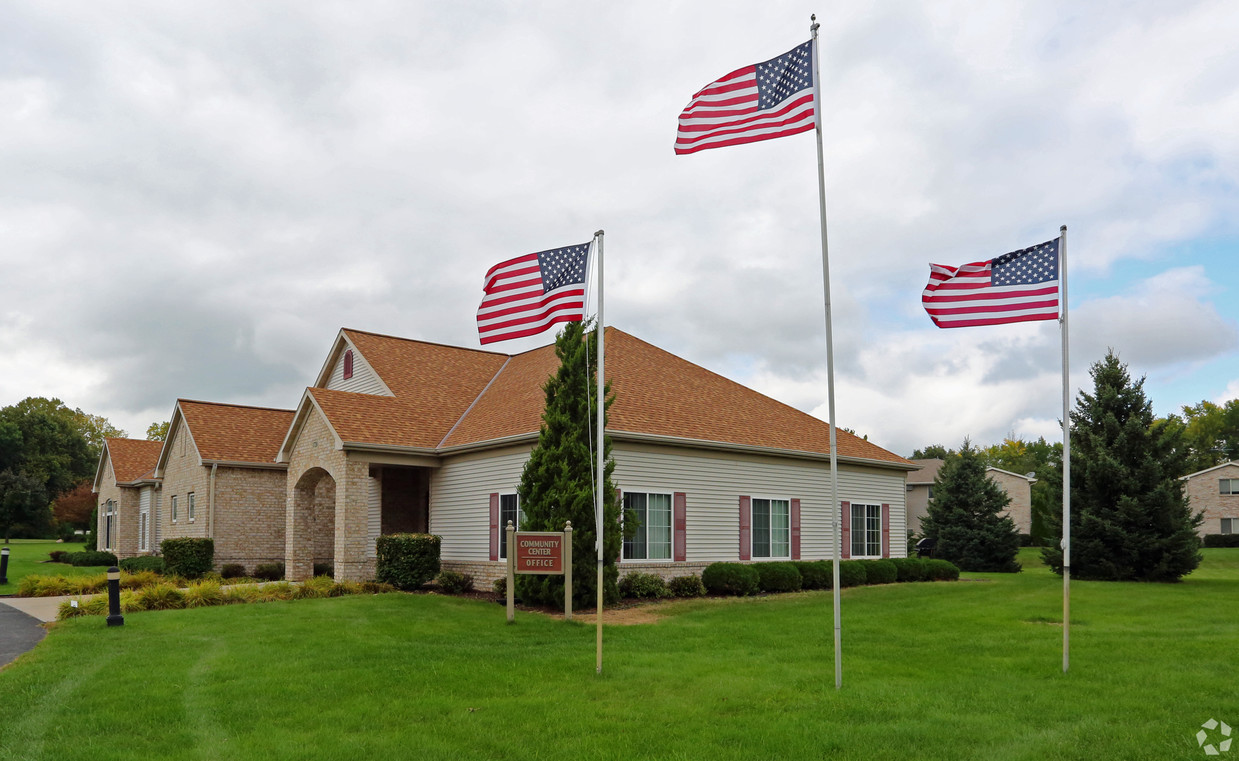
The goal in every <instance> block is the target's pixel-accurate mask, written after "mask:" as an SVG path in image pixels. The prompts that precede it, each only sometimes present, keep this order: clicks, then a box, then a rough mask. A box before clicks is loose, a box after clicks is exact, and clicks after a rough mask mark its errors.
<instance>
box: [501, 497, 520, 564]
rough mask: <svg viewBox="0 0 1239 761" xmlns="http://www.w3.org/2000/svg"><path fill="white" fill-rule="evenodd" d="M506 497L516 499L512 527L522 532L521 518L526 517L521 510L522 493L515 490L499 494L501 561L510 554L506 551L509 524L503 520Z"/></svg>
mask: <svg viewBox="0 0 1239 761" xmlns="http://www.w3.org/2000/svg"><path fill="white" fill-rule="evenodd" d="M504 497H516V520H514V521H512V525H513V526H515V527H516V530H517V531H520V530H521V518H522V517H524V511H523V510H521V495H520V493H519V492H517V491H515V490H513V491H501V492H499V559H500V560H507V559H508V554H507V551H506V550H507V547H506V543H507V541H508V522H507V521H505V520H504V519H503V498H504Z"/></svg>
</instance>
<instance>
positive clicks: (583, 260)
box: [478, 243, 590, 344]
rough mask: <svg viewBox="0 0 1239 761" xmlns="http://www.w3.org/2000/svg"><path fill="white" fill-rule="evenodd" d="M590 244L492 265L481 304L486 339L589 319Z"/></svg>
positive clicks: (480, 326)
mask: <svg viewBox="0 0 1239 761" xmlns="http://www.w3.org/2000/svg"><path fill="white" fill-rule="evenodd" d="M589 245H590V244H589V243H581V244H579V245H575V246H565V247H564V248H553V249H551V250H549V251H540V252H538V253H536V254H526V255H525V256H518V257H516V258H515V259H509V260H507V261H506V262H500V263H498V264H496V265H495V266H494V267H491V268H490V269H489V270H488V271H487V272H486V282H485V283H483V285H482V291H483V292H484V293H485V294H486V295H485V296H483V297H482V304H481V305H480V306H479V307H478V336H479V337H480V338H481V340H482V343H484V344H488V343H494V342H495V341H507V340H508V339H510V338H522V337H524V336H532V335H535V334H537V333H541V332H542V331H544V330H546V329H547V328H549V327H550V326H552V325H554V324H555V323H557V322H578V321H580V320H583V319H585V268H586V264H587V262H588V261H589Z"/></svg>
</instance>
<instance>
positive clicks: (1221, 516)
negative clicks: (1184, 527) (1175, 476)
mask: <svg viewBox="0 0 1239 761" xmlns="http://www.w3.org/2000/svg"><path fill="white" fill-rule="evenodd" d="M1183 481H1184V487H1183V492H1184V493H1185V494H1186V495H1187V500H1188V508H1189V509H1190V510H1191V511H1192V513H1193V514H1194V513H1201V512H1203V513H1204V522H1203V523H1201V524H1200V527H1199V528H1198V529H1197V533H1199V534H1200V535H1201V536H1204V535H1206V534H1239V461H1234V460H1232V461H1231V462H1224V463H1222V464H1221V465H1215V466H1213V467H1212V468H1206V469H1204V470H1201V471H1197V472H1195V473H1192V474H1191V475H1187V476H1183Z"/></svg>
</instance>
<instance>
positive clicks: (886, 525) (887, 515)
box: [882, 504, 891, 558]
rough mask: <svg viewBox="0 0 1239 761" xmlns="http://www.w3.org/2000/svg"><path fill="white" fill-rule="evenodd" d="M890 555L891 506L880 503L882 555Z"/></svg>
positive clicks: (885, 556) (886, 556)
mask: <svg viewBox="0 0 1239 761" xmlns="http://www.w3.org/2000/svg"><path fill="white" fill-rule="evenodd" d="M890 556H891V506H890V505H886V504H884V505H882V557H884V558H889V557H890Z"/></svg>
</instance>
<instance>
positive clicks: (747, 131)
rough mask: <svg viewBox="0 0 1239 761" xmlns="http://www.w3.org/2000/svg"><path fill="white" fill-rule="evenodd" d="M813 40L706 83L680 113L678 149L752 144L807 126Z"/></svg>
mask: <svg viewBox="0 0 1239 761" xmlns="http://www.w3.org/2000/svg"><path fill="white" fill-rule="evenodd" d="M814 93H815V89H814V72H813V43H812V41H810V42H806V43H805V44H803V45H799V46H797V47H794V48H792V49H791V50H789V51H788V52H786V53H784V54H783V55H781V56H779V57H778V58H772V59H770V60H769V61H765V62H763V63H756V64H753V65H751V66H745V67H744V68H742V69H736V70H735V71H733V72H731V73H730V74H727V75H726V76H724V77H722V78H721V79H719V80H717V81H715V82H711V83H710V84H708V85H706V86H705V87H703V88H702V89H701V91H700V92H698V93H697V94H696V95H694V96H693V99H692V100H691V101H689V103H688V105H687V106H685V107H684V110H683V111H682V112H681V113H680V126H679V129H677V130H676V133H675V152H676V153H696V152H697V151H704V150H706V149H707V148H722V147H724V146H728V145H740V144H742V143H755V142H757V141H759V140H770V139H772V138H776V137H784V136H786V135H795V134H797V133H799V132H805V131H807V130H811V129H813V128H814V127H815V126H816V121H815V119H814V108H813V98H814Z"/></svg>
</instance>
